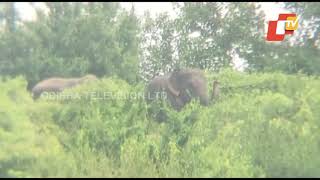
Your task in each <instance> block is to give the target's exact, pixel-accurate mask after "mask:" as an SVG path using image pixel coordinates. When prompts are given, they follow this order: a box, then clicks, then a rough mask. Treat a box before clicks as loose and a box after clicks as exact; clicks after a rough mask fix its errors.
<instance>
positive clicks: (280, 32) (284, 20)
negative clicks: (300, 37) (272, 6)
mask: <svg viewBox="0 0 320 180" xmlns="http://www.w3.org/2000/svg"><path fill="white" fill-rule="evenodd" d="M297 28H298V17H297V15H296V14H279V18H278V20H277V21H269V26H268V33H267V41H282V40H283V39H284V36H285V35H286V34H293V32H294V30H297Z"/></svg>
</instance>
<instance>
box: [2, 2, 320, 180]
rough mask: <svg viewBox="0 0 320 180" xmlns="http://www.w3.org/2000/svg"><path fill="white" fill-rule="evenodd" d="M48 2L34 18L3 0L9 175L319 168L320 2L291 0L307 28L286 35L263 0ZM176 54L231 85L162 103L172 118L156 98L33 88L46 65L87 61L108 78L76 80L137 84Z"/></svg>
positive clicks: (255, 173) (57, 71)
mask: <svg viewBox="0 0 320 180" xmlns="http://www.w3.org/2000/svg"><path fill="white" fill-rule="evenodd" d="M46 5H47V7H48V8H49V11H50V13H49V14H48V15H45V14H43V12H41V11H37V17H38V19H37V21H33V22H22V21H21V20H20V19H19V18H17V15H16V11H15V10H14V8H13V3H12V2H11V3H1V4H0V21H1V22H2V25H1V31H0V54H1V56H0V77H1V78H0V177H320V169H319V168H320V156H319V153H320V134H319V128H320V111H319V109H320V80H319V74H320V59H319V57H320V51H319V37H320V36H319V32H320V26H319V20H320V19H319V18H320V13H319V12H320V11H319V9H320V3H318V2H308V3H306V2H304V3H303V2H301V3H300V2H299V3H292V2H290V3H289V2H286V3H285V5H286V8H287V9H289V10H290V11H292V12H296V13H297V14H299V15H300V16H301V17H300V20H299V25H300V26H299V28H298V31H296V32H295V33H297V34H298V35H299V36H298V38H296V39H292V38H291V39H290V36H287V37H286V38H285V41H283V42H281V43H268V42H266V41H265V31H264V28H265V27H264V23H263V22H264V14H263V12H261V11H259V5H258V4H257V3H250V2H247V3H244V2H242V3H237V2H232V3H222V2H197V3H189V2H188V3H182V4H173V5H174V7H175V11H177V14H178V16H177V17H176V18H170V17H169V15H168V14H166V13H163V14H159V15H158V16H157V17H156V18H152V17H151V16H150V14H148V13H146V14H145V16H144V17H143V18H138V17H137V16H136V15H135V9H134V8H132V9H131V11H129V12H128V11H126V10H124V9H122V8H121V7H120V5H119V3H69V2H60V3H50V2H47V3H46ZM305 23H306V24H308V25H305ZM234 27H237V28H234ZM195 32H196V33H198V36H196V37H194V36H191V34H193V33H195ZM235 56H238V57H240V58H241V59H242V60H243V64H245V65H246V68H245V69H244V71H243V72H239V71H237V70H234V68H233V67H234V64H233V63H234V61H233V59H234V57H235ZM176 67H195V68H200V69H203V70H204V71H205V73H206V76H207V78H208V80H209V81H208V83H211V82H212V80H213V79H219V80H220V82H221V85H222V89H221V92H222V94H221V96H220V98H219V99H218V100H216V101H214V102H211V104H210V106H209V107H202V106H200V105H199V103H198V102H197V101H195V100H194V101H192V103H190V104H188V105H187V106H186V107H185V108H184V109H183V110H182V111H181V112H176V111H173V110H172V109H171V108H169V107H166V106H164V107H162V108H159V110H164V111H165V112H166V113H167V114H168V120H167V122H166V123H161V124H159V123H157V122H155V121H154V120H153V119H152V118H150V117H148V116H147V115H146V104H145V102H144V101H143V99H110V100H103V101H101V100H95V99H89V100H88V99H87V98H80V99H77V100H54V101H53V100H51V101H50V100H46V99H40V100H39V101H33V100H32V98H31V94H30V89H31V88H32V87H33V86H34V85H35V84H36V83H37V82H39V81H40V80H43V79H45V78H48V77H52V76H61V77H76V76H83V75H85V74H88V73H90V74H95V75H97V76H98V77H99V78H100V81H99V82H96V83H92V84H90V85H85V86H78V87H76V88H73V89H69V90H67V92H72V93H77V92H78V93H81V92H88V91H97V92H105V91H108V92H114V93H132V92H137V93H138V92H143V90H144V87H145V84H146V82H147V81H148V80H150V79H151V78H153V77H154V76H156V75H159V74H163V73H167V72H169V71H172V70H173V69H174V68H176ZM210 87H211V86H210ZM210 91H211V89H210Z"/></svg>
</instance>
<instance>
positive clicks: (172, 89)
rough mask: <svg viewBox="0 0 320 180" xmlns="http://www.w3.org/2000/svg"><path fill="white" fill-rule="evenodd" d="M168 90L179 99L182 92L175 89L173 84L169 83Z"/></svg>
mask: <svg viewBox="0 0 320 180" xmlns="http://www.w3.org/2000/svg"><path fill="white" fill-rule="evenodd" d="M168 89H169V91H170V92H171V93H172V94H173V95H174V96H176V97H178V96H179V95H180V91H178V90H176V89H174V88H173V87H172V85H171V83H168Z"/></svg>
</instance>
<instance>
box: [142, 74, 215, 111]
mask: <svg viewBox="0 0 320 180" xmlns="http://www.w3.org/2000/svg"><path fill="white" fill-rule="evenodd" d="M147 93H148V98H147V102H150V101H152V100H154V99H156V95H157V94H161V93H165V94H166V99H168V100H169V102H170V104H171V105H172V107H173V108H174V109H175V110H177V111H180V110H181V109H182V108H183V107H184V106H185V105H186V104H187V103H189V102H190V101H191V99H192V98H199V99H200V103H201V104H202V105H204V106H208V105H209V96H208V89H207V80H206V78H205V76H204V74H203V73H202V71H201V70H199V69H182V70H176V71H174V72H172V73H169V74H167V75H164V76H157V77H156V78H154V79H153V80H151V81H150V83H149V84H148V86H147ZM158 97H159V96H158Z"/></svg>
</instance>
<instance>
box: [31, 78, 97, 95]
mask: <svg viewBox="0 0 320 180" xmlns="http://www.w3.org/2000/svg"><path fill="white" fill-rule="evenodd" d="M95 80H97V77H96V76H95V75H91V74H89V75H86V76H84V77H81V78H58V77H53V78H49V79H46V80H43V81H41V82H39V83H38V84H36V85H35V86H34V87H33V88H32V94H33V99H34V100H35V99H38V98H39V97H40V96H41V94H42V93H43V92H54V93H57V92H62V91H63V90H64V89H67V88H71V87H74V86H77V85H79V84H82V83H85V82H88V81H95Z"/></svg>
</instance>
